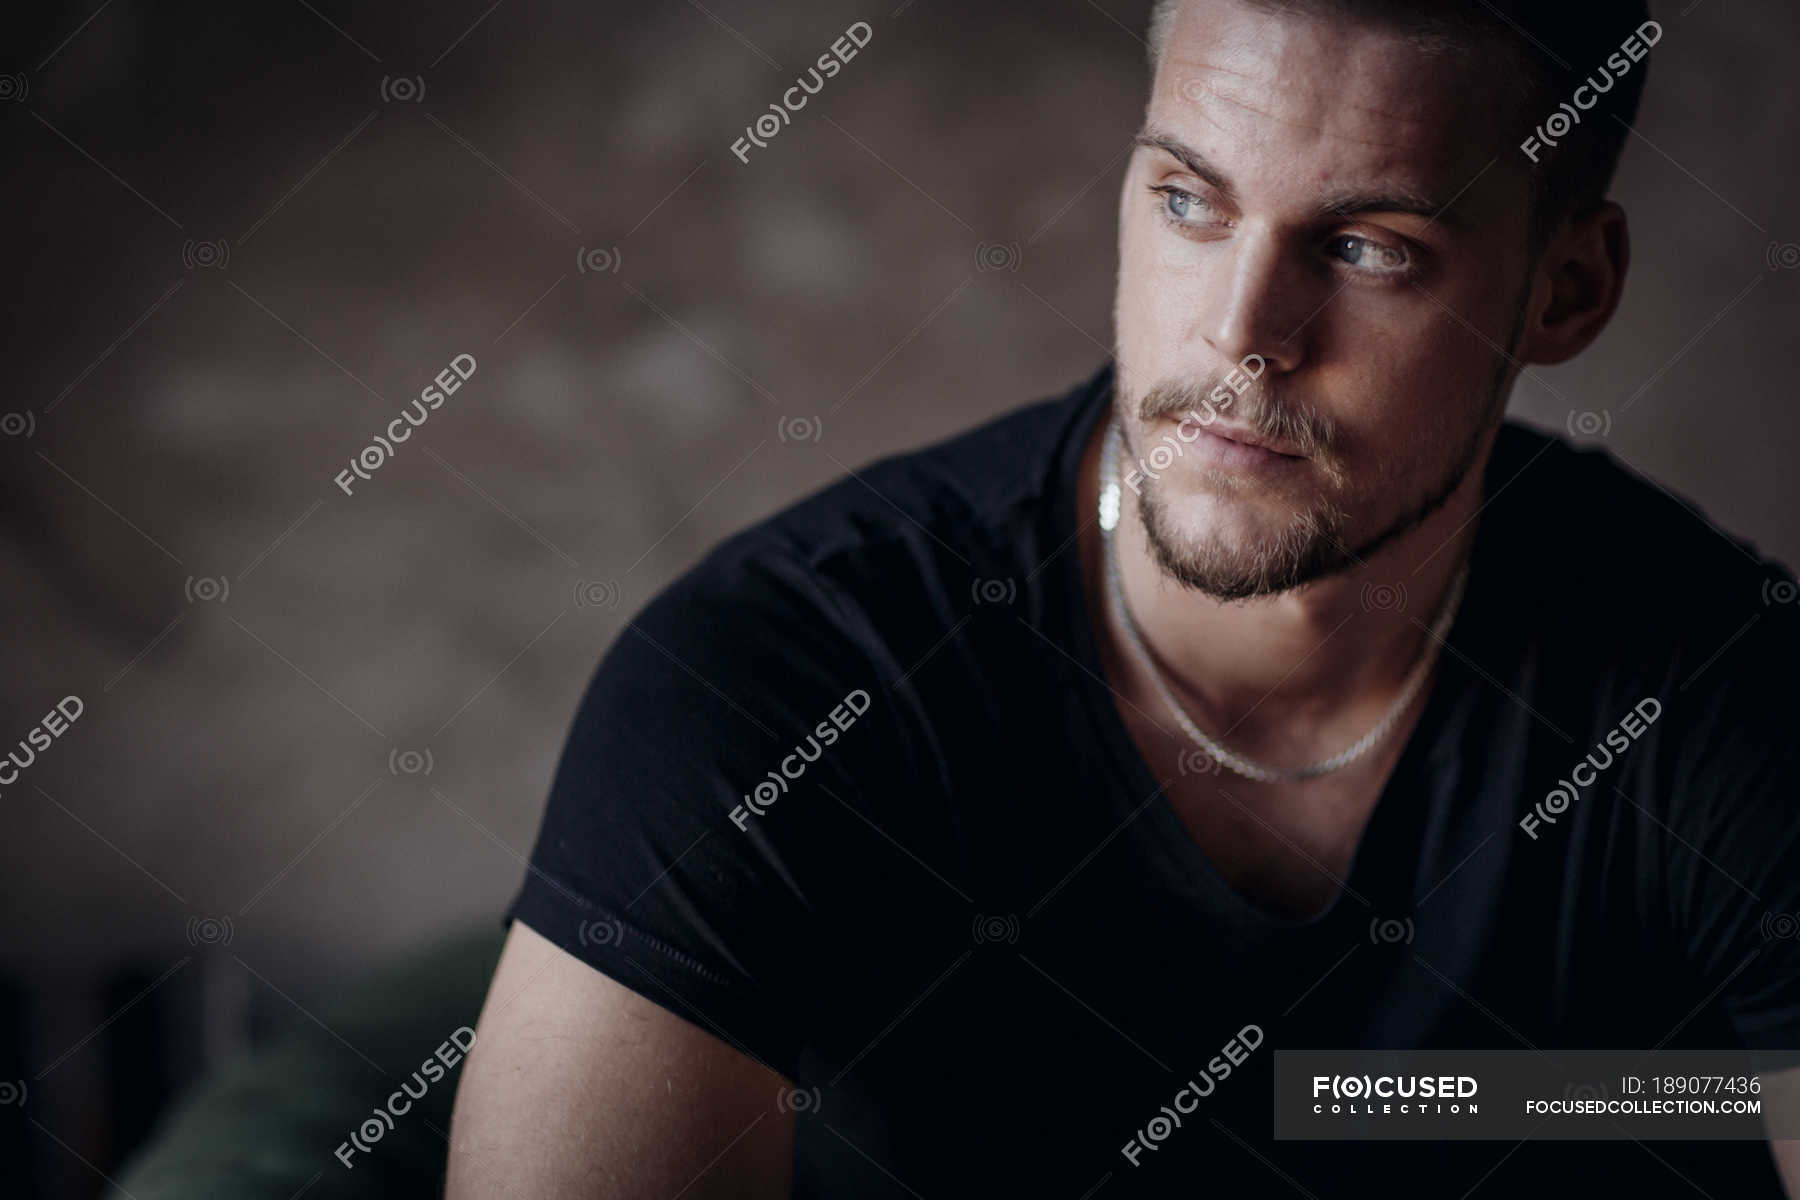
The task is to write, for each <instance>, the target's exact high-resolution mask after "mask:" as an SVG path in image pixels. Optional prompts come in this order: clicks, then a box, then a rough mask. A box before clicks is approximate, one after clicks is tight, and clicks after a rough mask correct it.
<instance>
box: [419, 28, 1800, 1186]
mask: <svg viewBox="0 0 1800 1200" xmlns="http://www.w3.org/2000/svg"><path fill="white" fill-rule="evenodd" d="M1561 7H1562V8H1564V9H1568V10H1571V11H1566V12H1551V11H1550V6H1547V5H1542V4H1517V3H1515V4H1512V5H1511V6H1510V7H1508V8H1507V10H1506V12H1505V13H1502V12H1501V11H1500V9H1499V8H1496V7H1491V6H1490V5H1488V4H1486V3H1477V4H1470V5H1467V6H1466V7H1465V6H1452V5H1446V4H1441V3H1436V4H1434V3H1422V2H1421V3H1403V2H1399V0H1388V2H1386V3H1375V2H1369V0H1364V2H1357V0H1289V2H1288V3H1277V2H1274V0H1269V2H1266V3H1265V2H1263V0H1187V2H1186V3H1173V2H1171V3H1165V4H1162V5H1161V6H1159V8H1158V11H1157V13H1156V17H1155V19H1154V22H1153V27H1152V38H1151V41H1152V55H1153V66H1154V74H1153V82H1152V89H1151V96H1150V100H1149V103H1148V106H1147V110H1146V116H1145V122H1144V125H1143V128H1142V130H1141V131H1140V133H1139V135H1138V137H1137V145H1136V149H1135V152H1134V153H1133V155H1132V157H1131V160H1130V164H1129V166H1128V168H1127V170H1126V173H1125V179H1124V182H1123V187H1122V189H1121V193H1120V217H1119V255H1120V270H1119V280H1118V296H1117V306H1116V326H1117V330H1116V332H1117V352H1116V355H1115V361H1114V363H1113V364H1111V365H1109V366H1108V368H1106V369H1104V370H1102V371H1101V372H1100V373H1099V374H1098V375H1097V376H1096V377H1095V378H1093V379H1092V380H1090V381H1089V382H1088V383H1087V384H1085V385H1083V386H1082V387H1080V388H1077V389H1075V390H1074V391H1072V392H1070V393H1069V394H1068V395H1066V396H1064V397H1062V398H1060V399H1057V400H1054V401H1049V402H1046V403H1043V404H1038V405H1035V406H1032V407H1029V408H1026V409H1023V410H1021V411H1018V412H1016V413H1014V414H1012V415H1010V416H1007V417H1006V418H1004V419H1002V420H999V421H996V422H993V423H991V424H989V425H986V426H983V427H982V428H979V429H976V430H974V431H973V432H971V433H969V434H966V435H964V436H962V437H959V438H957V439H954V440H952V441H949V442H947V443H944V444H942V445H939V446H935V447H932V448H929V449H927V450H925V451H922V452H919V453H915V454H910V455H904V456H899V457H896V458H891V459H888V460H885V461H883V462H881V463H878V464H876V465H874V466H872V467H870V468H868V469H866V470H865V471H863V472H862V473H860V474H859V475H858V477H857V478H855V479H852V480H848V481H845V482H843V483H841V484H839V485H837V486H835V487H832V488H829V489H826V490H825V491H823V492H821V493H819V494H817V495H814V496H812V497H809V498H807V499H806V500H804V501H803V502H801V503H799V504H797V505H795V506H794V507H792V508H790V509H788V510H787V511H785V512H782V513H780V514H778V515H777V516H775V517H774V518H772V519H770V520H768V521H765V522H763V523H761V524H759V525H757V526H756V527H754V528H752V529H750V530H748V531H746V532H745V533H743V534H741V535H739V536H737V537H734V538H732V539H730V540H729V541H727V542H725V543H724V544H723V545H721V546H719V547H718V548H717V549H716V550H715V551H714V552H713V553H712V554H711V555H710V556H708V558H707V559H706V560H705V561H704V562H702V563H701V564H700V565H699V566H697V567H696V568H694V569H693V570H692V571H690V572H689V573H688V574H687V575H685V576H684V577H683V578H681V579H680V580H678V581H677V582H676V583H675V584H673V585H672V586H671V587H669V588H668V589H667V590H666V591H665V592H663V593H662V594H661V595H660V596H659V597H657V598H656V599H655V600H654V601H653V602H652V603H651V604H650V605H649V606H648V607H647V608H646V609H645V610H644V611H643V612H642V613H641V614H639V616H638V617H637V618H636V619H635V620H634V621H633V622H632V623H631V625H630V626H629V627H628V628H627V630H626V631H625V633H624V634H622V635H621V637H620V639H619V640H618V642H617V643H616V644H615V646H614V647H613V648H612V650H611V651H610V652H609V653H608V655H607V657H606V660H605V661H604V663H603V664H602V665H601V667H600V669H599V671H598V672H597V674H596V676H595V678H594V681H593V683H592V685H591V686H590V688H589V690H588V693H587V695H586V696H585V697H584V699H583V701H582V705H581V708H580V711H579V713H578V714H577V716H576V719H575V724H574V727H573V729H572V731H571V733H570V735H569V740H568V744H567V747H566V750H565V753H564V756H563V760H562V763H561V765H560V767H559V770H558V773H557V777H556V781H555V785H554V789H553V792H552V795H551V798H550V804H549V811H548V813H547V815H546V818H545V823H544V827H543V830H542V833H541V835H540V838H539V841H538V844H537V847H536V851H535V853H534V856H533V860H532V866H531V871H530V874H529V876H528V878H527V879H526V881H525V885H524V887H523V890H522V891H521V893H520V895H519V898H518V900H517V901H516V902H515V904H514V905H513V907H512V909H511V910H510V912H509V914H508V916H509V918H513V919H515V920H516V923H515V924H514V925H513V926H512V929H511V933H510V935H509V942H508V946H507V949H506V952H505V954H504V956H503V958H502V960H501V963H500V966H499V969H498V972H497V974H496V978H495V980H494V983H493V987H492V990H491V992H490V995H489V998H488V1002H487V1008H486V1011H485V1012H484V1014H483V1016H482V1019H481V1023H480V1026H479V1028H478V1038H479V1040H478V1042H477V1045H476V1047H475V1049H474V1051H473V1053H472V1054H471V1056H470V1060H469V1066H468V1068H467V1072H466V1075H465V1078H464V1081H463V1083H462V1087H461V1093H460V1095H459V1097H458V1108H457V1115H456V1122H455V1128H454V1130H453V1143H452V1149H451V1162H450V1180H449V1194H450V1196H451V1197H453V1198H458V1200H459V1198H461V1197H474V1196H490V1195H502V1194H504V1195H521V1196H524V1195H529V1196H554V1197H565V1196H567V1197H573V1196H618V1197H667V1196H673V1195H678V1194H679V1195H683V1196H708V1197H711V1196H784V1195H790V1194H791V1195H804V1196H824V1195H832V1196H839V1195H842V1196H858V1197H867V1196H883V1197H885V1196H896V1197H898V1196H906V1195H912V1196H928V1197H929V1196H949V1195H984V1196H986V1195H1006V1196H1012V1195H1020V1196H1044V1195H1066V1196H1070V1197H1075V1196H1086V1195H1093V1196H1114V1195H1174V1194H1182V1195H1195V1194H1200V1195H1217V1196H1230V1197H1241V1196H1249V1195H1287V1194H1289V1193H1290V1191H1293V1192H1295V1193H1296V1194H1300V1195H1314V1196H1326V1197H1331V1196H1354V1195H1363V1194H1368V1193H1370V1192H1372V1191H1374V1190H1375V1189H1377V1188H1379V1189H1380V1191H1381V1194H1399V1195H1407V1196H1414V1195H1417V1196H1434V1197H1435V1196H1466V1195H1469V1194H1474V1195H1476V1196H1484V1195H1486V1196H1495V1197H1517V1196H1533V1197H1544V1196H1558V1195H1571V1196H1573V1195H1583V1196H1586V1195H1588V1194H1590V1193H1591V1192H1592V1190H1593V1189H1594V1188H1595V1187H1596V1186H1597V1185H1598V1186H1605V1187H1607V1188H1609V1190H1613V1191H1615V1192H1616V1193H1617V1194H1620V1195H1628V1196H1634V1197H1635V1196H1652V1195H1656V1196H1661V1195H1687V1194H1690V1189H1692V1190H1697V1191H1699V1192H1700V1193H1701V1194H1705V1195H1713V1196H1731V1197H1760V1196H1780V1195H1781V1194H1782V1192H1781V1184H1780V1182H1779V1181H1778V1178H1777V1165H1776V1162H1775V1161H1774V1158H1773V1157H1772V1156H1771V1153H1770V1146H1769V1145H1768V1144H1762V1143H1759V1142H1756V1141H1742V1140H1740V1141H1725V1142H1699V1141H1655V1142H1645V1141H1636V1140H1626V1139H1617V1140H1611V1141H1607V1140H1597V1138H1596V1136H1595V1135H1589V1137H1588V1138H1587V1140H1579V1141H1560V1140H1556V1139H1555V1138H1554V1137H1542V1138H1538V1137H1527V1138H1522V1139H1513V1140H1506V1141H1479V1140H1439V1141H1416V1140H1415V1141H1385V1142H1384V1141H1372V1140H1361V1141H1358V1140H1335V1141H1333V1140H1285V1139H1284V1140H1276V1139H1274V1137H1273V1136H1272V1128H1271V1112H1272V1107H1273V1098H1274V1091H1273V1089H1274V1075H1273V1060H1274V1056H1275V1054H1276V1053H1277V1052H1279V1051H1285V1050H1292V1049H1299V1048H1310V1049H1359V1048H1380V1049H1396V1050H1405V1049H1421V1048H1429V1049H1439V1050H1496V1051H1500V1050H1503V1051H1511V1052H1514V1053H1515V1054H1516V1055H1518V1056H1519V1057H1522V1058H1527V1059H1529V1058H1532V1057H1534V1056H1538V1055H1543V1056H1549V1057H1554V1055H1555V1053H1556V1052H1557V1051H1558V1050H1562V1051H1573V1050H1591V1049H1602V1048H1624V1049H1631V1050H1637V1051H1649V1050H1652V1049H1660V1050H1665V1051H1667V1050H1676V1049H1681V1048H1696V1049H1708V1050H1725V1049H1731V1048H1742V1049H1749V1050H1757V1051H1761V1050H1774V1049H1793V1048H1800V954H1797V953H1796V948H1797V947H1796V943H1795V942H1794V941H1793V940H1792V939H1791V933H1790V934H1788V935H1783V933H1782V931H1785V930H1789V929H1790V926H1791V924H1792V921H1793V919H1794V916H1793V914H1794V913H1795V912H1796V910H1800V813H1797V812H1796V808H1795V798H1796V795H1797V794H1800V788H1797V786H1796V785H1800V755H1797V754H1796V750H1795V746H1796V741H1795V739H1794V738H1793V735H1792V730H1793V727H1794V724H1795V718H1796V717H1797V716H1800V711H1797V710H1796V701H1795V699H1794V695H1793V691H1792V688H1791V687H1790V686H1788V685H1789V682H1790V681H1791V680H1792V678H1793V676H1794V671H1795V668H1796V666H1800V653H1797V647H1800V640H1797V639H1796V630H1795V622H1794V620H1793V619H1792V617H1791V616H1789V615H1788V614H1789V613H1791V612H1792V611H1793V609H1792V606H1787V607H1785V608H1779V607H1772V606H1769V605H1766V604H1765V603H1764V598H1765V596H1766V595H1767V594H1768V589H1769V588H1770V587H1778V588H1791V587H1792V577H1791V576H1790V575H1788V574H1787V573H1786V572H1785V571H1784V570H1782V569H1781V568H1780V567H1778V566H1776V565H1774V564H1772V563H1768V562H1765V561H1763V560H1761V559H1760V558H1758V557H1757V556H1756V555H1755V554H1754V552H1753V551H1752V550H1751V549H1750V548H1749V547H1747V546H1745V545H1744V544H1743V543H1741V542H1739V541H1737V540H1735V539H1732V538H1731V537H1729V535H1727V534H1724V533H1722V532H1721V531H1719V530H1716V529H1714V528H1712V527H1711V526H1709V525H1707V524H1706V523H1705V522H1704V521H1703V520H1702V519H1700V518H1697V517H1696V516H1695V515H1694V514H1693V513H1692V512H1690V511H1688V509H1687V508H1685V507H1684V506H1683V505H1682V504H1680V503H1678V502H1677V501H1675V500H1673V499H1671V498H1669V497H1668V496H1666V495H1665V494H1664V493H1663V492H1661V491H1660V490H1659V489H1658V488H1656V487H1655V486H1653V485H1651V484H1649V483H1648V482H1646V481H1644V480H1642V479H1640V478H1638V477H1636V476H1634V475H1632V474H1630V473H1629V472H1628V471H1626V470H1624V469H1623V468H1621V467H1620V466H1618V465H1617V464H1616V463H1614V462H1613V461H1612V460H1611V459H1609V458H1607V457H1606V456H1604V455H1601V454H1598V453H1594V452H1578V451H1576V450H1574V449H1573V448H1572V447H1570V446H1568V445H1567V444H1565V443H1563V442H1561V441H1560V440H1557V439H1553V438H1550V437H1547V436H1545V435H1543V434H1539V433H1533V432H1530V431H1528V430H1527V429H1525V428H1524V427H1523V426H1519V425H1516V424H1512V423H1508V422H1505V421H1504V419H1503V413H1504V408H1505V403H1506V397H1507V395H1508V394H1509V392H1510V389H1511V387H1512V384H1513V383H1514V381H1515V380H1516V378H1517V377H1518V375H1519V374H1520V373H1521V372H1522V371H1525V370H1529V369H1530V367H1531V366H1532V365H1534V364H1544V363H1554V362H1560V361H1564V360H1566V359H1568V358H1570V357H1572V356H1573V355H1575V354H1577V353H1579V352H1580V351H1581V350H1582V349H1584V348H1585V347H1586V346H1587V345H1588V344H1589V343H1591V342H1592V341H1593V339H1594V338H1595V337H1596V336H1597V335H1598V334H1599V333H1600V331H1601V330H1602V328H1603V327H1604V326H1605V324H1606V322H1607V320H1608V318H1609V317H1610V316H1611V314H1612V312H1613V310H1614V307H1615V306H1616V304H1617V302H1618V299H1619V295H1620V290H1621V287H1622V285H1623V281H1624V277H1625V271H1626V266H1627V260H1628V240H1627V232H1626V221H1625V215H1624V213H1623V212H1622V211H1621V210H1620V209H1619V207H1618V206H1617V205H1616V204H1612V203H1610V202H1606V201H1605V200H1604V195H1605V189H1606V186H1607V183H1608V180H1609V178H1610V175H1611V173H1612V167H1613V163H1614V161H1615V159H1616V156H1617V153H1618V147H1619V143H1620V140H1621V139H1622V137H1623V136H1624V129H1625V127H1626V123H1628V122H1629V121H1630V120H1631V119H1632V116H1633V113H1634V111H1635V108H1636V103H1637V95H1638V92H1639V89H1640V88H1641V86H1642V83H1643V79H1644V76H1645V71H1646V69H1647V67H1648V62H1647V61H1646V59H1647V53H1648V47H1649V45H1650V44H1651V43H1652V42H1653V41H1654V40H1656V38H1657V36H1658V32H1659V27H1656V26H1654V25H1653V24H1651V23H1649V18H1648V14H1647V13H1646V12H1645V11H1644V10H1643V7H1642V5H1641V3H1633V2H1629V0H1611V2H1606V3H1595V4H1590V5H1586V6H1566V5H1565V6H1561ZM1578 7H1579V10H1580V11H1574V10H1575V9H1577V8H1578ZM1559 61H1561V62H1564V63H1567V64H1569V67H1570V70H1568V71H1564V70H1563V69H1561V68H1560V67H1559V66H1558V65H1557V64H1558V62H1559ZM1620 64H1623V65H1622V66H1621V65H1620ZM1602 73H1604V78H1603V79H1602V78H1601V75H1602ZM1602 85H1604V86H1602ZM1577 87H1585V88H1586V91H1585V92H1584V93H1583V94H1582V95H1581V96H1580V97H1579V98H1577V99H1576V100H1575V107H1574V108H1573V109H1572V111H1575V112H1577V113H1578V114H1579V116H1580V120H1579V122H1578V123H1575V124H1574V125H1573V128H1572V129H1570V130H1564V129H1562V127H1561V125H1560V124H1559V125H1558V126H1557V128H1556V129H1555V130H1554V131H1552V130H1550V129H1549V128H1548V127H1546V129H1545V132H1547V133H1550V134H1551V136H1553V137H1555V136H1558V135H1561V134H1567V135H1569V136H1565V137H1563V138H1562V140H1561V141H1560V142H1559V143H1558V144H1557V145H1555V146H1551V145H1549V144H1547V142H1546V141H1545V139H1544V138H1543V137H1538V138H1537V139H1536V140H1537V144H1536V145H1535V147H1534V146H1533V144H1532V141H1531V140H1530V138H1531V136H1532V135H1531V132H1530V131H1532V130H1533V129H1534V128H1537V127H1539V126H1543V125H1544V123H1545V122H1546V120H1547V119H1548V117H1549V115H1550V114H1551V113H1554V112H1557V111H1559V110H1558V104H1559V103H1560V102H1561V101H1563V100H1565V99H1568V98H1570V97H1571V96H1573V95H1574V90H1575V89H1576V88H1577ZM1783 922H1786V924H1783ZM1777 1082H1779V1081H1776V1080H1770V1083H1771V1084H1772V1085H1773V1084H1775V1083H1777ZM1770 1099H1771V1104H1772V1105H1774V1104H1775V1096H1774V1095H1773V1094H1771V1097H1770ZM1565 1128H1566V1127H1565ZM1590 1128H1591V1126H1590ZM1796 1144H1797V1143H1794V1142H1778V1143H1774V1145H1775V1146H1776V1154H1777V1155H1778V1156H1782V1157H1781V1169H1782V1170H1785V1171H1786V1173H1787V1184H1788V1188H1789V1189H1790V1191H1791V1192H1792V1194H1794V1195H1800V1190H1796V1189H1800V1164H1796V1161H1795V1158H1794V1156H1793V1155H1792V1153H1791V1150H1792V1148H1793V1147H1794V1146H1795V1145H1796Z"/></svg>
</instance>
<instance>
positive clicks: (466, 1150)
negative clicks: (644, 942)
mask: <svg viewBox="0 0 1800 1200" xmlns="http://www.w3.org/2000/svg"><path fill="white" fill-rule="evenodd" d="M789 1086H791V1085H790V1084H789V1083H788V1081H787V1080H786V1079H784V1078H783V1077H782V1076H781V1075H780V1074H779V1073H778V1072H775V1071H772V1070H770V1069H769V1068H767V1067H765V1066H763V1065H762V1064H760V1063H758V1062H756V1061H755V1060H754V1059H752V1058H749V1057H748V1056H746V1055H744V1054H743V1053H741V1052H739V1051H738V1050H735V1049H733V1048H732V1047H731V1046H729V1045H727V1044H726V1043H724V1042H722V1041H720V1040H719V1039H718V1038H716V1037H714V1036H713V1035H712V1034H711V1033H708V1032H707V1031H705V1030H704V1029H702V1028H700V1027H698V1026H696V1025H693V1024H690V1023H689V1022H687V1021H685V1020H683V1019H681V1018H680V1017H677V1016H675V1015H674V1014H672V1013H670V1012H669V1011H667V1010H665V1009H663V1008H661V1007H660V1006H658V1005H656V1004H654V1003H652V1002H651V1001H649V1000H646V999H645V998H644V997H642V996H640V995H638V994H637V993H635V992H633V991H631V990H630V989H629V988H626V987H624V986H622V985H620V984H619V983H616V982H614V981H613V980H612V979H609V978H608V977H607V976H606V975H604V974H602V973H601V972H599V971H597V970H595V969H594V968H592V967H590V966H588V965H587V964H586V963H584V962H582V961H580V960H579V959H577V958H575V957H574V956H572V955H570V954H568V953H566V952H564V951H563V950H561V949H559V948H557V947H556V946H555V945H554V944H552V943H551V942H549V941H547V940H545V939H544V938H543V937H541V936H539V935H538V934H537V933H535V932H533V931H532V930H531V929H530V928H529V927H528V926H526V925H524V924H522V923H519V922H514V924H513V926H512V930H511V932H510V933H509V934H508V936H507V940H506V947H505V949H504V950H503V951H502V953H501V956H500V963H499V966H498V967H497V968H496V970H495V972H494V981H493V984H492V985H491V986H490V988H489V990H488V997H487V1003H486V1005H485V1006H484V1008H483V1009H482V1013H481V1020H480V1023H479V1024H477V1025H476V1027H475V1044H474V1046H473V1047H472V1048H471V1050H470V1052H469V1057H468V1061H467V1063H466V1064H465V1066H464V1068H463V1077H462V1082H461V1084H460V1085H459V1087H458V1090H457V1095H456V1110H455V1115H454V1117H453V1119H452V1123H451V1131H450V1163H449V1182H448V1189H447V1191H446V1193H445V1195H446V1200H478V1198H479V1200H487V1198H489V1197H495V1196H529V1197H533V1198H534V1200H540V1198H541V1200H574V1198H576V1197H580V1198H582V1200H588V1198H599V1197H606V1198H608V1200H637V1198H639V1197H642V1198H645V1200H650V1198H654V1200H667V1198H668V1197H669V1196H673V1195H676V1194H677V1193H680V1194H681V1195H682V1196H683V1197H684V1200H724V1198H732V1200H738V1198H745V1197H783V1196H787V1195H788V1194H789V1193H790V1191H791V1188H792V1178H793V1144H794V1126H793V1116H792V1114H791V1113H790V1112H786V1111H783V1106H780V1105H778V1104H777V1097H778V1095H779V1094H780V1093H781V1091H782V1090H783V1089H785V1088H787V1087H789Z"/></svg>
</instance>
